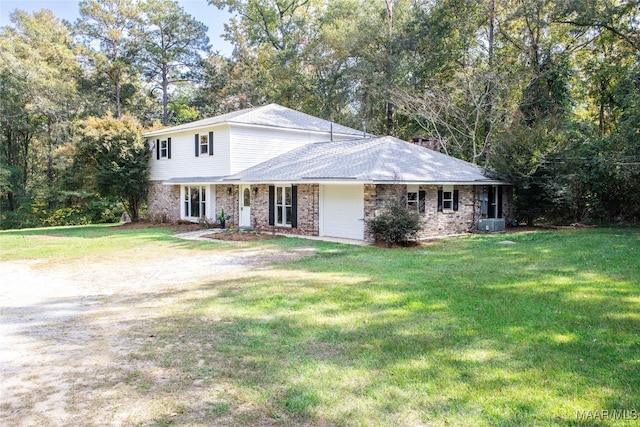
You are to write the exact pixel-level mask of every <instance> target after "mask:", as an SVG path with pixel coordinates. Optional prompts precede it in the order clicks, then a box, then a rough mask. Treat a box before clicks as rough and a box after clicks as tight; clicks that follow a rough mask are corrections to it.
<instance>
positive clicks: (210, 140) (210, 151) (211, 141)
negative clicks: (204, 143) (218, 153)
mask: <svg viewBox="0 0 640 427" xmlns="http://www.w3.org/2000/svg"><path fill="white" fill-rule="evenodd" d="M209 155H210V156H213V132H209Z"/></svg>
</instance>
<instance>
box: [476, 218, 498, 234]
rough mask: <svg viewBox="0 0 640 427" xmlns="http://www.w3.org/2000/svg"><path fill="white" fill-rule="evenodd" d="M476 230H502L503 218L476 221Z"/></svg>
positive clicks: (489, 231)
mask: <svg viewBox="0 0 640 427" xmlns="http://www.w3.org/2000/svg"><path fill="white" fill-rule="evenodd" d="M478 231H480V232H482V233H496V232H498V231H504V218H489V219H481V220H480V221H479V222H478Z"/></svg>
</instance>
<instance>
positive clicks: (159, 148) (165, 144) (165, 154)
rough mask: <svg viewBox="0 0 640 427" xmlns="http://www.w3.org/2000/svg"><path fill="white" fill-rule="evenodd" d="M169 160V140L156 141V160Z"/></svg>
mask: <svg viewBox="0 0 640 427" xmlns="http://www.w3.org/2000/svg"><path fill="white" fill-rule="evenodd" d="M170 158H171V138H167V139H163V140H159V139H156V159H157V160H160V159H170Z"/></svg>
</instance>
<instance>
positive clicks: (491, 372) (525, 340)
mask: <svg viewBox="0 0 640 427" xmlns="http://www.w3.org/2000/svg"><path fill="white" fill-rule="evenodd" d="M82 230H84V231H82ZM58 232H59V233H63V234H66V233H70V234H73V236H74V237H78V240H79V241H80V240H82V237H83V236H82V233H83V232H84V233H89V234H91V235H92V237H94V238H95V240H96V241H100V242H101V243H100V244H99V245H98V249H95V245H96V244H94V245H92V246H91V248H94V249H95V250H96V251H101V250H111V248H112V246H110V243H109V242H110V241H112V242H119V243H118V244H120V245H122V244H130V245H134V244H136V242H137V244H144V245H167V244H169V243H171V242H172V239H171V238H170V236H169V235H168V231H166V230H157V229H149V230H137V231H127V232H117V231H113V229H110V228H96V227H88V228H79V229H76V230H73V229H71V230H69V229H61V230H59V231H55V233H58ZM19 235H20V234H19V233H17V232H11V233H0V257H2V258H1V259H10V258H14V257H15V256H16V255H15V254H16V253H17V254H18V255H17V256H18V257H21V256H25V257H31V256H39V257H43V256H51V257H55V256H56V255H55V251H58V250H60V251H62V250H65V251H72V250H71V249H62V248H53V247H50V246H48V244H49V242H48V241H47V242H46V244H45V243H43V245H44V246H46V247H49V248H50V250H51V251H53V255H51V254H50V252H49V251H48V250H47V249H46V248H43V247H40V248H39V249H37V250H36V249H28V248H25V247H22V246H20V242H19V238H18V237H16V236H19ZM85 237H86V236H85ZM505 240H509V241H512V242H514V243H515V244H504V241H505ZM171 244H177V243H175V242H173V243H171ZM51 245H53V243H51ZM102 245H104V246H102ZM189 245H191V246H189ZM189 245H187V246H186V248H187V250H198V251H200V250H203V249H205V250H224V249H225V248H228V247H229V246H231V244H221V243H201V244H192V243H189ZM242 245H244V246H246V247H259V246H260V245H263V246H267V245H268V246H274V245H279V246H285V247H287V248H293V247H296V246H314V247H315V248H316V250H317V252H316V255H314V256H310V257H307V258H303V259H302V260H299V261H296V262H289V263H282V264H277V265H275V266H273V268H270V269H260V270H256V271H254V272H252V273H251V274H248V275H245V276H243V277H241V278H237V279H231V280H224V281H222V280H212V281H211V282H209V283H204V284H203V290H206V291H207V292H206V297H204V298H200V299H195V300H193V301H192V302H190V303H189V306H188V307H175V308H171V307H169V308H168V312H167V313H168V314H167V315H166V316H165V317H164V318H162V319H161V320H158V321H157V323H156V324H155V325H154V330H153V331H152V333H153V335H154V336H155V337H157V339H155V340H154V341H153V342H150V343H147V344H146V345H145V346H144V347H142V348H140V349H138V350H136V351H135V352H132V355H131V358H132V359H133V360H140V361H145V362H146V363H150V364H152V365H155V366H158V367H162V368H167V369H171V370H172V371H174V372H178V373H179V374H177V375H176V377H175V378H173V379H171V381H164V382H162V383H155V382H153V381H152V380H150V379H149V378H144V377H142V376H140V378H138V379H136V378H137V377H136V378H134V379H132V380H131V381H134V382H135V381H138V387H137V392H138V393H140V394H148V395H149V396H150V397H154V398H156V397H157V396H168V395H170V396H171V398H172V400H171V401H172V402H173V404H174V405H175V408H174V409H175V413H176V414H177V415H175V414H174V415H175V417H174V418H172V419H171V420H170V421H171V423H176V424H182V423H192V424H196V425H199V424H213V425H218V424H220V425H252V424H266V425H299V424H309V425H376V426H378V425H379V426H388V425H438V426H440V425H442V426H444V425H465V426H521V425H535V426H546V425H560V426H584V425H586V426H597V425H632V424H635V423H637V422H638V421H637V420H638V417H639V416H640V230H639V229H637V228H620V229H614V228H611V229H588V230H575V231H537V232H526V233H518V234H509V235H474V236H468V237H465V238H459V239H451V240H445V241H441V242H436V243H432V244H429V245H427V246H423V247H420V248H413V249H385V248H377V247H354V246H347V245H340V244H330V243H324V242H310V241H306V240H299V239H280V240H274V241H269V242H266V243H265V242H256V243H245V244H242ZM235 247H237V245H236V246H235ZM94 249H87V248H85V249H84V252H85V253H86V252H87V251H91V250H94ZM70 256H73V252H72V255H70ZM194 383H197V384H198V387H205V388H206V390H208V394H207V396H208V398H207V399H206V401H204V402H193V401H190V400H189V399H188V398H186V397H184V396H182V393H183V392H184V393H185V396H186V393H187V391H189V390H190V389H191V387H193V384H194ZM602 411H609V413H608V415H607V414H606V413H603V412H602ZM614 411H618V412H615V413H614ZM581 417H582V418H581ZM616 417H617V418H625V419H624V420H623V419H619V420H614V418H616ZM633 418H635V420H634V419H633ZM156 421H157V422H156V424H157V425H165V424H168V423H169V421H167V420H164V419H157V420H156Z"/></svg>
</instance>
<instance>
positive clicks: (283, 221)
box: [273, 184, 293, 227]
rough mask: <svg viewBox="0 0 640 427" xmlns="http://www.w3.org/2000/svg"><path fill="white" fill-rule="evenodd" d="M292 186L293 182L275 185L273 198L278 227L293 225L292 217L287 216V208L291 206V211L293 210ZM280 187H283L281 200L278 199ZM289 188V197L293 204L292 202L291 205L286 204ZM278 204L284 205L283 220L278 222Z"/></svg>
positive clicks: (274, 220)
mask: <svg viewBox="0 0 640 427" xmlns="http://www.w3.org/2000/svg"><path fill="white" fill-rule="evenodd" d="M292 187H293V186H292V185H291V184H285V185H276V186H275V190H274V193H275V194H274V200H273V209H274V213H273V215H274V218H273V223H274V225H275V226H277V227H292V224H291V218H287V208H291V211H293V194H292V192H293V188H292ZM279 188H281V189H282V197H281V200H278V189H279ZM287 188H288V189H289V197H290V200H291V202H292V204H290V205H287V204H285V202H286V191H287ZM278 202H279V203H278ZM278 206H281V207H282V222H278ZM292 213H293V212H292ZM287 219H289V223H288V224H287Z"/></svg>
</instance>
